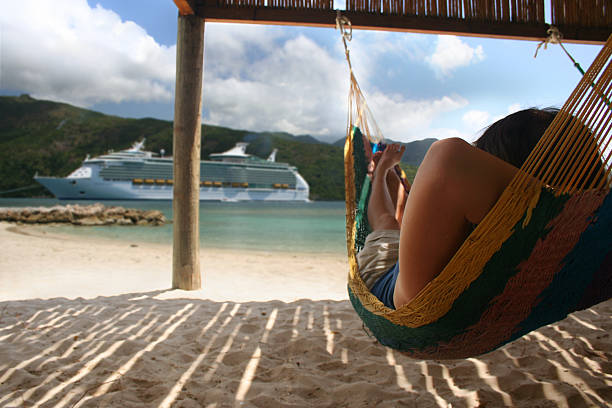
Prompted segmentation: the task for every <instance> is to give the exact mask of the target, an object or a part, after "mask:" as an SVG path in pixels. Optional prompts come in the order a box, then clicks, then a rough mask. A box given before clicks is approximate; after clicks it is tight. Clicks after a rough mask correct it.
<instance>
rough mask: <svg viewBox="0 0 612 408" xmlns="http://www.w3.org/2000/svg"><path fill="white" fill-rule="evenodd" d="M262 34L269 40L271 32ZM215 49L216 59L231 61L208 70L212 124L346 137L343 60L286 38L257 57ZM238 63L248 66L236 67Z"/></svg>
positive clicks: (206, 99)
mask: <svg viewBox="0 0 612 408" xmlns="http://www.w3.org/2000/svg"><path fill="white" fill-rule="evenodd" d="M238 29H239V27H236V30H238ZM261 30H262V31H264V34H265V30H266V28H265V27H261ZM264 37H265V36H262V38H264ZM249 41H250V40H249ZM268 41H269V40H268ZM269 42H270V41H269ZM209 47H210V51H211V54H218V53H221V52H224V53H226V55H225V58H224V60H223V61H219V63H217V64H215V65H210V66H209V65H206V72H205V75H204V76H205V81H204V106H205V110H206V112H207V117H205V121H206V122H207V123H212V124H216V125H222V126H229V127H234V128H242V129H249V130H256V131H261V130H271V131H286V132H290V133H294V134H305V133H308V134H312V135H315V136H322V137H326V136H329V137H340V136H341V135H343V129H344V128H345V127H346V123H345V121H346V111H347V105H346V101H347V93H348V73H347V69H346V67H345V65H344V62H343V61H342V60H341V59H340V58H334V57H332V56H331V55H330V54H329V53H328V52H327V51H325V50H324V49H323V48H322V47H320V46H319V45H317V44H316V43H315V42H314V41H313V40H311V39H308V38H306V37H304V36H297V37H294V38H293V37H285V38H283V39H279V40H278V41H277V45H276V47H275V48H274V49H273V50H260V51H259V52H256V53H255V55H253V49H252V48H251V47H236V48H234V49H233V50H232V51H228V50H227V49H224V50H218V49H217V48H218V47H219V48H222V47H223V42H222V41H221V42H218V43H216V42H213V41H211V43H210V45H209ZM247 54H249V55H247ZM236 61H238V63H240V62H242V61H244V64H243V65H242V67H239V68H237V67H234V64H235V63H236ZM232 70H234V73H233V74H232V75H228V74H227V73H228V71H232Z"/></svg>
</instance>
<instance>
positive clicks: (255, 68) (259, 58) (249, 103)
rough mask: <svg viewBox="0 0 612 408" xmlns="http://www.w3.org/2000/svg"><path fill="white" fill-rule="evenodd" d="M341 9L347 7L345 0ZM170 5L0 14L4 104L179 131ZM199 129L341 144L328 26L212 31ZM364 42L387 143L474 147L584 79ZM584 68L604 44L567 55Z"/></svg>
mask: <svg viewBox="0 0 612 408" xmlns="http://www.w3.org/2000/svg"><path fill="white" fill-rule="evenodd" d="M337 1H338V0H337ZM177 18H178V10H177V8H176V6H175V4H174V2H173V1H172V0H20V1H19V2H17V1H2V2H0V94H1V95H19V94H23V93H27V94H29V95H31V96H32V97H34V98H37V99H46V100H53V101H58V102H66V103H70V104H72V105H76V106H80V107H84V108H88V109H92V110H96V111H100V112H103V113H106V114H111V115H117V116H121V117H130V118H143V117H153V118H159V119H164V120H172V118H173V115H174V83H175V61H176V32H177ZM204 37H205V41H204V44H205V51H204V85H203V111H202V121H203V122H204V123H206V124H212V125H219V126H226V127H230V128H234V129H245V130H251V131H283V132H289V133H292V134H294V135H304V134H308V135H312V136H314V137H316V138H318V139H320V140H323V141H336V140H338V139H340V138H342V137H344V133H345V130H346V121H347V109H348V106H347V103H348V89H349V73H348V66H347V63H346V60H345V56H344V50H343V46H342V41H341V38H340V33H339V32H338V31H336V30H334V29H331V28H306V27H286V26H270V25H252V24H222V23H206V25H205V35H204ZM537 46H538V43H537V42H533V41H517V40H500V39H486V38H477V37H457V36H449V35H433V34H411V33H391V32H382V31H368V30H355V31H354V32H353V39H352V41H351V42H350V43H349V47H350V50H351V51H350V54H351V61H352V64H353V69H354V71H355V74H356V76H357V79H358V81H359V84H360V86H361V89H362V90H363V92H364V94H365V95H366V100H367V103H368V105H369V107H370V109H371V110H372V112H373V114H374V117H375V118H376V121H377V123H378V125H379V127H380V129H381V130H382V132H383V134H384V136H385V137H386V138H387V139H391V140H395V141H401V142H409V141H414V140H422V139H426V138H432V137H433V138H438V139H441V138H446V137H461V138H463V139H465V140H467V141H469V142H472V141H474V140H475V139H476V138H477V137H478V135H479V134H480V132H481V131H482V130H483V128H484V127H486V126H487V125H489V124H490V123H492V122H493V121H495V120H497V119H499V118H501V117H503V116H505V115H507V114H508V113H512V112H514V111H516V110H519V109H522V108H528V107H540V108H544V107H551V106H552V107H561V106H562V105H563V103H564V101H565V99H566V98H567V97H568V96H569V95H570V93H571V91H572V90H573V88H574V87H575V85H576V84H577V82H578V81H579V80H580V74H579V72H578V71H577V70H576V69H575V67H574V66H573V65H572V63H571V61H570V60H569V58H568V57H567V56H566V55H565V54H564V53H563V51H562V49H561V48H560V47H559V46H558V45H550V46H549V47H548V48H547V49H544V48H543V47H542V48H541V49H540V51H539V53H538V56H537V58H534V54H535V51H536V48H537ZM565 46H566V48H567V50H568V51H569V52H570V53H571V54H572V55H573V57H574V58H575V59H576V60H577V61H578V62H579V63H580V64H581V65H582V67H583V68H585V69H586V68H587V67H588V66H589V65H590V63H591V62H592V61H593V59H594V58H595V56H596V55H597V53H598V52H599V50H600V49H601V46H598V45H579V44H566V45H565Z"/></svg>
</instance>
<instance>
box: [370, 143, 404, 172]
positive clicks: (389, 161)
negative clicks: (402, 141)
mask: <svg viewBox="0 0 612 408" xmlns="http://www.w3.org/2000/svg"><path fill="white" fill-rule="evenodd" d="M405 151H406V147H405V146H400V145H399V144H390V145H388V146H387V147H386V148H385V150H383V152H382V154H381V155H380V156H379V159H378V163H376V168H375V171H383V172H385V173H386V172H387V171H388V170H389V169H391V168H393V166H395V165H396V164H398V163H399V162H400V160H401V159H402V156H403V155H404V152H405ZM374 159H376V154H375V155H374ZM375 161H376V160H375Z"/></svg>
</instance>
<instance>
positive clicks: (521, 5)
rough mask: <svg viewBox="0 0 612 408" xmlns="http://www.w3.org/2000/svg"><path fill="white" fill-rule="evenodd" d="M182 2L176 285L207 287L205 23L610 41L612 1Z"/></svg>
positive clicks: (176, 140) (176, 113)
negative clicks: (345, 23)
mask: <svg viewBox="0 0 612 408" xmlns="http://www.w3.org/2000/svg"><path fill="white" fill-rule="evenodd" d="M345 1H346V7H345V10H342V11H341V12H338V11H337V10H335V9H334V0H174V3H175V4H176V6H177V7H178V10H179V17H178V38H177V54H176V95H175V101H174V104H175V105H174V129H173V131H174V135H173V157H174V190H173V194H174V196H173V198H174V199H173V212H174V223H173V229H174V232H173V260H172V287H173V288H179V289H186V290H194V289H200V288H201V285H202V283H201V282H202V280H201V272H200V257H199V247H200V244H199V242H200V239H199V197H200V192H199V190H200V154H201V111H202V73H203V67H204V24H205V21H221V22H235V23H257V24H278V25H301V26H315V27H334V26H335V24H336V17H337V15H338V13H341V14H342V16H344V17H346V18H348V19H349V20H350V21H351V23H352V26H353V28H356V29H373V30H388V31H406V32H421V33H431V34H456V35H466V36H483V37H493V38H510V39H525V40H539V41H541V40H544V39H546V37H547V30H548V28H549V27H550V26H549V25H548V24H547V23H546V22H545V9H544V7H545V1H547V2H549V6H550V13H551V19H552V21H551V24H552V25H554V26H555V27H556V28H557V29H558V30H559V31H560V32H561V33H562V35H563V41H565V42H581V43H594V44H597V43H601V44H603V43H605V41H606V39H607V38H608V36H609V35H610V31H611V29H612V0H345Z"/></svg>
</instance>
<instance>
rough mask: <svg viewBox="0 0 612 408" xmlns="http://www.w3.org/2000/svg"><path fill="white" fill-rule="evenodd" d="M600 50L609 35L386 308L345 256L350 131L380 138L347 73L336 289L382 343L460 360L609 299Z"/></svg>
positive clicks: (349, 227) (355, 167)
mask: <svg viewBox="0 0 612 408" xmlns="http://www.w3.org/2000/svg"><path fill="white" fill-rule="evenodd" d="M345 45H346V42H345ZM611 54H612V36H611V37H610V38H609V39H608V41H607V43H606V44H605V46H604V47H603V49H602V50H601V52H600V54H599V55H598V57H597V58H596V59H595V61H594V62H593V64H592V65H591V67H590V68H589V70H588V71H587V72H586V74H585V75H584V77H583V78H582V80H581V81H580V83H579V84H578V86H577V87H576V89H575V90H574V92H573V93H572V94H571V96H570V97H569V99H568V100H567V102H566V103H565V105H564V106H563V108H562V109H561V110H560V112H559V113H558V114H557V116H556V118H555V119H554V121H553V122H552V123H551V125H550V127H549V128H548V129H547V131H546V132H545V134H544V135H543V136H542V138H541V140H540V141H539V143H538V144H537V146H536V147H535V148H534V150H533V152H532V153H531V155H530V156H529V157H528V159H527V160H526V162H525V164H524V165H523V166H522V168H521V171H519V173H518V174H517V176H516V177H515V178H514V180H513V181H512V182H511V183H510V185H509V186H508V187H507V188H506V190H505V191H504V193H503V194H502V196H501V197H500V199H499V200H498V202H497V203H496V205H495V206H494V207H493V209H492V210H491V211H490V213H489V214H488V215H487V216H486V217H485V219H484V220H483V221H482V222H481V223H480V224H479V225H478V227H477V228H476V229H475V230H474V231H473V233H472V234H471V235H470V236H469V237H468V238H467V240H466V241H465V242H464V244H463V245H462V246H461V248H460V249H459V250H458V251H457V253H456V254H455V256H454V257H453V258H452V259H451V261H450V262H449V263H448V265H447V266H446V267H445V268H444V270H443V271H442V272H441V273H440V274H439V275H438V276H437V277H436V278H435V279H434V280H433V281H431V282H430V283H429V284H428V285H427V286H426V287H425V288H424V289H423V290H422V291H421V292H420V293H419V294H418V295H417V296H416V297H415V298H414V299H413V300H412V301H411V302H410V303H408V304H406V305H404V306H402V307H401V308H399V309H397V310H392V309H389V308H387V307H385V306H384V305H383V304H382V303H381V302H380V301H379V300H378V299H377V298H376V297H375V296H374V295H372V294H371V293H370V292H369V290H368V289H367V288H366V286H365V284H364V282H363V280H362V279H361V277H360V275H359V270H358V267H357V263H356V254H357V252H358V251H359V250H360V249H361V247H362V246H363V240H364V239H365V235H366V234H367V228H366V227H367V225H366V223H367V221H366V220H365V219H364V216H365V213H366V211H367V210H366V209H365V208H363V205H364V202H367V199H365V200H364V199H363V197H367V186H368V183H367V180H366V179H365V178H366V177H367V176H366V174H365V170H364V161H363V151H362V148H363V147H362V142H361V136H360V135H361V132H363V134H364V135H365V136H367V138H368V139H369V140H370V141H372V142H378V141H380V140H381V139H382V136H381V134H380V131H379V129H378V127H377V126H376V123H375V122H374V121H373V119H372V117H371V113H370V112H369V110H368V108H367V105H366V104H365V100H364V97H363V94H362V93H361V90H360V89H359V85H358V84H357V80H356V79H355V76H354V74H353V72H352V69H351V72H350V77H351V92H350V97H349V100H350V105H349V120H348V127H347V137H346V143H345V151H344V165H345V188H346V237H347V250H348V256H349V267H350V271H349V278H348V291H349V297H350V299H351V302H352V304H353V306H354V308H355V310H356V311H357V313H358V314H359V316H360V317H361V318H362V319H363V321H364V323H365V325H366V326H367V327H368V328H369V329H370V331H371V332H372V333H373V334H374V335H375V336H376V337H377V339H378V340H379V341H380V342H381V343H382V344H383V345H386V346H389V347H392V348H395V349H397V350H400V351H403V352H405V353H406V354H408V355H410V356H413V357H416V358H434V359H447V358H465V357H470V356H474V355H479V354H483V353H486V352H489V351H491V350H493V349H495V348H498V347H500V346H501V345H503V344H505V343H507V342H509V341H512V340H514V339H516V338H518V337H520V336H522V335H524V334H526V333H528V332H529V331H531V330H534V329H536V328H538V327H540V326H542V325H545V324H549V323H552V322H554V321H558V320H560V319H563V318H564V317H565V316H567V314H568V313H571V312H573V311H576V310H580V309H584V308H587V307H590V306H592V305H594V304H596V303H599V302H601V301H604V300H607V299H609V298H610V297H612V196H611V195H610V194H609V191H610V184H611V183H610V158H611V150H612V146H611V144H610V142H611V140H612V137H611V133H612V132H611V127H612V121H611V116H612V106H610V100H611V99H612V97H611V95H612V91H611V86H612V81H611V79H612V67H611V64H612V63H611ZM347 59H348V49H347ZM349 67H350V60H349ZM538 180H539V181H538ZM593 180H598V181H593ZM548 186H555V188H550V187H548ZM360 202H361V207H362V208H359V206H360ZM365 218H366V219H367V217H365Z"/></svg>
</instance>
